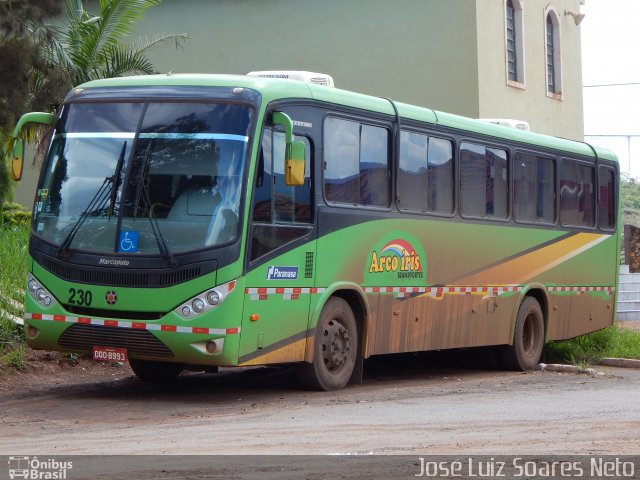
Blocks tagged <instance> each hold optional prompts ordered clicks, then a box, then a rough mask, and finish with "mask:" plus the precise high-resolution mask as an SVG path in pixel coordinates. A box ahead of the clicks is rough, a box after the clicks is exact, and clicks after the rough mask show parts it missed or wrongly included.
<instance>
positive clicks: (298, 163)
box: [284, 141, 305, 187]
mask: <svg viewBox="0 0 640 480" xmlns="http://www.w3.org/2000/svg"><path fill="white" fill-rule="evenodd" d="M285 152H286V153H285V158H284V182H285V183H286V184H287V185H291V186H295V187H299V186H300V185H304V154H305V144H304V142H299V141H298V142H297V141H293V142H290V143H287V149H286V150H285Z"/></svg>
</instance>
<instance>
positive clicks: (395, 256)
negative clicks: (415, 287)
mask: <svg viewBox="0 0 640 480" xmlns="http://www.w3.org/2000/svg"><path fill="white" fill-rule="evenodd" d="M383 272H384V273H389V272H397V274H398V278H422V277H423V276H424V273H423V271H422V261H421V258H420V255H419V254H418V253H417V251H416V249H415V248H414V247H413V245H411V243H409V242H407V241H406V240H403V239H395V240H391V241H390V242H388V243H387V244H386V245H384V246H383V247H382V248H381V249H380V250H379V251H376V250H375V249H374V250H373V251H372V252H371V263H370V264H369V273H383Z"/></svg>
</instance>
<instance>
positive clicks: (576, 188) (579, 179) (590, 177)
mask: <svg viewBox="0 0 640 480" xmlns="http://www.w3.org/2000/svg"><path fill="white" fill-rule="evenodd" d="M594 170H595V169H594V168H593V167H591V166H588V165H581V164H579V163H577V162H572V161H567V160H565V161H563V162H562V167H561V168H560V223H561V224H562V225H567V226H574V227H593V226H594V225H595V195H594V194H595V188H594V185H595V181H594V180H595V178H594V177H595V172H594Z"/></svg>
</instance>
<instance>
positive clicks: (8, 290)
mask: <svg viewBox="0 0 640 480" xmlns="http://www.w3.org/2000/svg"><path fill="white" fill-rule="evenodd" d="M28 241H29V227H27V226H16V225H13V226H4V227H3V226H0V367H7V366H9V367H13V368H22V367H23V366H24V352H25V341H24V335H23V333H22V327H21V326H20V325H17V324H16V323H15V322H13V321H12V320H11V317H18V318H22V304H23V302H24V286H25V278H26V273H27V259H28Z"/></svg>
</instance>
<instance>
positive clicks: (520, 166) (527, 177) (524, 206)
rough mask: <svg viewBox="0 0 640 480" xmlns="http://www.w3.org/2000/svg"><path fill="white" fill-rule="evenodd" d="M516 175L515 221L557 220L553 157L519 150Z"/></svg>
mask: <svg viewBox="0 0 640 480" xmlns="http://www.w3.org/2000/svg"><path fill="white" fill-rule="evenodd" d="M513 175H514V179H513V187H514V193H513V214H514V217H515V219H516V221H519V222H540V223H555V221H556V213H555V210H556V207H555V200H554V192H555V184H556V179H555V170H554V168H553V160H552V159H550V158H543V157H538V156H536V155H530V154H527V153H518V154H517V155H516V160H515V162H514V172H513Z"/></svg>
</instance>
